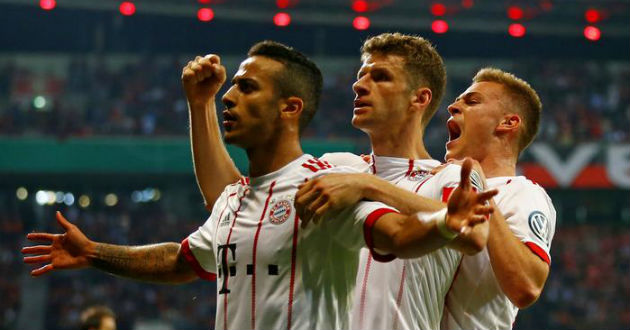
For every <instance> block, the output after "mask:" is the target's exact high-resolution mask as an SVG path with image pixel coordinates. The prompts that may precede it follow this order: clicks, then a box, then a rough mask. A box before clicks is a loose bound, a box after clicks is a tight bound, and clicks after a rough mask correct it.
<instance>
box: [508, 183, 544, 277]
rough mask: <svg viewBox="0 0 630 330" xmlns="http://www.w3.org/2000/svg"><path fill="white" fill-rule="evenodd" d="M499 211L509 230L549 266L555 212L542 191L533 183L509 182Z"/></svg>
mask: <svg viewBox="0 0 630 330" xmlns="http://www.w3.org/2000/svg"><path fill="white" fill-rule="evenodd" d="M513 184H514V186H511V187H510V190H509V192H508V193H507V194H506V196H505V197H504V198H503V199H502V201H501V204H502V205H500V206H499V208H500V209H501V212H502V213H503V216H504V217H505V219H506V221H507V224H508V226H509V227H510V230H512V232H513V233H514V235H515V236H516V237H517V238H518V239H519V240H521V241H522V242H523V243H525V245H526V246H527V247H528V248H529V249H530V250H531V251H532V252H533V253H534V254H536V255H537V256H538V257H540V258H541V259H542V260H543V261H545V262H546V263H547V264H551V255H550V253H549V251H550V248H551V241H552V239H553V236H554V234H555V230H556V229H555V228H556V210H555V209H554V207H553V204H552V202H551V199H550V198H549V196H548V195H547V193H546V192H545V191H544V189H543V188H541V187H539V186H537V185H535V184H533V183H529V182H527V183H521V184H519V182H513Z"/></svg>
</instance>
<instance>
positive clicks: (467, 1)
mask: <svg viewBox="0 0 630 330" xmlns="http://www.w3.org/2000/svg"><path fill="white" fill-rule="evenodd" d="M474 5H475V2H474V1H473V0H462V7H464V8H466V9H468V8H472V6H474Z"/></svg>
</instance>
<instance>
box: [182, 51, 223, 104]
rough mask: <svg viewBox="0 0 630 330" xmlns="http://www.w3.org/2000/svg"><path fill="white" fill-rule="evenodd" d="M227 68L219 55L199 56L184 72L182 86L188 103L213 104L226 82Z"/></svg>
mask: <svg viewBox="0 0 630 330" xmlns="http://www.w3.org/2000/svg"><path fill="white" fill-rule="evenodd" d="M225 77H226V75H225V67H224V66H223V65H221V58H220V57H219V56H218V55H214V54H209V55H206V56H204V57H201V56H197V57H195V60H194V61H190V62H188V64H187V65H186V66H185V67H184V69H183V70H182V84H183V85H184V92H185V93H186V98H187V99H188V103H191V104H192V103H195V104H206V103H208V102H211V101H212V100H213V99H214V97H215V96H216V94H217V93H218V92H219V89H220V88H221V86H223V83H224V82H225Z"/></svg>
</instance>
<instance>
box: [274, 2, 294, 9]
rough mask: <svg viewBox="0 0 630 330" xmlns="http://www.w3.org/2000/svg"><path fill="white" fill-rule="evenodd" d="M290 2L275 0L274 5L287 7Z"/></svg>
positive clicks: (282, 7)
mask: <svg viewBox="0 0 630 330" xmlns="http://www.w3.org/2000/svg"><path fill="white" fill-rule="evenodd" d="M290 4H291V1H289V0H276V6H278V8H281V9H284V8H287V7H289V5H290Z"/></svg>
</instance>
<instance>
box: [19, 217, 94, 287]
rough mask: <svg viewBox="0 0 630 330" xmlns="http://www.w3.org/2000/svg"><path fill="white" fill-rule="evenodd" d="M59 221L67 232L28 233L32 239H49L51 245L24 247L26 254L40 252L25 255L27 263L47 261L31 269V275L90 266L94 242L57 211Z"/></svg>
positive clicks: (28, 236)
mask: <svg viewBox="0 0 630 330" xmlns="http://www.w3.org/2000/svg"><path fill="white" fill-rule="evenodd" d="M56 216H57V222H58V223H59V225H61V227H63V229H65V231H66V232H65V233H63V234H49V233H30V234H28V235H26V238H28V239H29V240H31V241H47V242H51V244H50V245H36V246H28V247H24V248H22V253H24V254H38V255H36V256H31V257H24V262H25V263H27V264H39V263H47V264H45V265H44V266H42V267H40V268H38V269H35V270H33V271H31V275H33V276H40V275H44V274H46V273H48V272H50V271H53V270H57V269H78V268H84V267H87V266H89V264H90V261H89V258H88V256H89V255H92V254H93V251H94V245H95V244H94V242H92V241H90V240H89V239H88V238H87V237H86V236H85V235H84V234H83V233H82V232H81V230H79V228H78V227H77V226H75V225H73V224H71V223H70V222H68V220H66V218H64V217H63V215H61V212H59V211H57V214H56Z"/></svg>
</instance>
